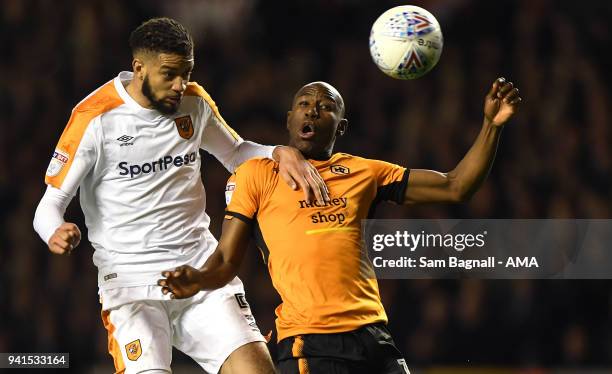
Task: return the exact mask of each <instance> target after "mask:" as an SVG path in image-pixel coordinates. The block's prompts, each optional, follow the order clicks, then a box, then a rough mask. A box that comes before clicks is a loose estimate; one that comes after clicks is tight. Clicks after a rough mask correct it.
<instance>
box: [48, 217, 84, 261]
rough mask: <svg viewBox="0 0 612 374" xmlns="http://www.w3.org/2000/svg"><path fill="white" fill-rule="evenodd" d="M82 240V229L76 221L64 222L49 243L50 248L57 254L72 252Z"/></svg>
mask: <svg viewBox="0 0 612 374" xmlns="http://www.w3.org/2000/svg"><path fill="white" fill-rule="evenodd" d="M80 242H81V230H79V227H78V226H77V225H75V224H74V223H70V222H64V223H63V224H62V225H61V226H60V227H58V228H57V229H56V230H55V232H54V233H53V235H51V238H49V242H48V243H47V245H48V246H49V250H50V251H51V252H53V253H55V254H58V255H63V254H68V255H69V254H70V253H71V252H72V251H73V250H74V249H75V248H76V247H77V245H79V243H80Z"/></svg>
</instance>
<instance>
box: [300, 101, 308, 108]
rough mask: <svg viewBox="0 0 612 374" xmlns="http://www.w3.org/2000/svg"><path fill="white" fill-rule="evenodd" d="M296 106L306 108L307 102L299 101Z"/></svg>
mask: <svg viewBox="0 0 612 374" xmlns="http://www.w3.org/2000/svg"><path fill="white" fill-rule="evenodd" d="M298 105H299V106H302V107H303V106H308V101H306V100H302V101H300V102H299V103H298Z"/></svg>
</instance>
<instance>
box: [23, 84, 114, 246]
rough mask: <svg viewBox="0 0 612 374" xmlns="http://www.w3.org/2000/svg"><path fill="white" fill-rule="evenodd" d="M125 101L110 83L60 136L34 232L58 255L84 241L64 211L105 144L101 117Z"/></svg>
mask: <svg viewBox="0 0 612 374" xmlns="http://www.w3.org/2000/svg"><path fill="white" fill-rule="evenodd" d="M122 103H123V100H122V99H121V98H120V97H119V94H118V93H117V91H116V90H115V88H114V85H113V81H110V82H108V83H106V84H105V85H103V86H102V87H100V88H99V89H97V90H96V91H94V92H93V93H92V94H91V95H89V96H88V97H87V98H85V99H84V100H83V101H81V102H80V103H79V104H78V105H77V106H76V107H75V108H74V109H73V110H72V114H71V116H70V119H69V120H68V123H67V124H66V127H65V128H64V132H63V133H62V136H61V137H60V139H59V141H58V143H57V146H56V147H55V151H54V152H53V156H52V158H51V162H50V163H49V167H48V168H47V173H46V176H45V183H46V184H47V185H48V187H47V190H46V192H45V194H44V196H43V197H42V199H41V200H40V203H39V204H38V207H37V208H36V213H35V215H34V222H33V224H34V230H36V232H37V233H38V235H39V236H40V237H41V239H42V240H43V241H44V242H45V243H46V244H47V246H48V247H49V250H50V251H51V252H53V253H56V254H65V253H70V251H72V250H73V249H74V248H75V247H76V246H77V245H78V244H79V242H80V241H81V232H80V230H79V228H78V227H77V225H75V224H74V223H70V222H64V212H65V211H66V207H67V206H68V203H70V200H71V199H72V197H73V196H74V195H75V194H76V191H77V189H78V188H79V185H80V184H81V181H82V180H83V178H85V176H86V175H87V174H88V173H89V171H90V170H91V168H92V167H93V166H94V164H95V163H96V160H97V157H98V145H99V144H102V142H101V135H100V132H99V129H100V115H101V114H103V113H105V112H107V111H110V110H112V109H113V108H115V107H117V106H119V105H121V104H122Z"/></svg>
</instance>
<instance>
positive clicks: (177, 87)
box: [172, 78, 188, 94]
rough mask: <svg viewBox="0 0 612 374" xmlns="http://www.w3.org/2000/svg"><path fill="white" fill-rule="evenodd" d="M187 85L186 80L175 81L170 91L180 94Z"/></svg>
mask: <svg viewBox="0 0 612 374" xmlns="http://www.w3.org/2000/svg"><path fill="white" fill-rule="evenodd" d="M187 83H188V81H187V80H186V79H182V78H179V79H176V80H175V81H174V82H172V91H176V92H179V93H181V94H182V93H183V92H185V90H186V89H187Z"/></svg>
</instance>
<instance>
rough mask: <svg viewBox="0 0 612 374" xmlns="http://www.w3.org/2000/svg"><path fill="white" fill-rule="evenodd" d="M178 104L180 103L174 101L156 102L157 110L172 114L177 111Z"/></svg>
mask: <svg viewBox="0 0 612 374" xmlns="http://www.w3.org/2000/svg"><path fill="white" fill-rule="evenodd" d="M179 104H180V103H176V104H175V103H171V102H167V101H164V102H161V103H159V104H158V106H157V110H159V111H160V112H162V113H164V114H174V113H176V112H177V111H178V108H179Z"/></svg>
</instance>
